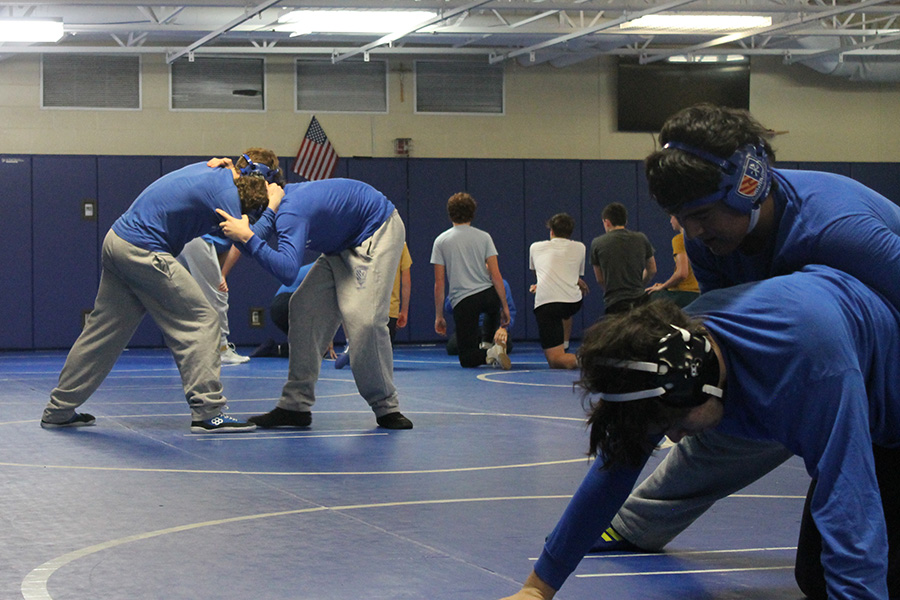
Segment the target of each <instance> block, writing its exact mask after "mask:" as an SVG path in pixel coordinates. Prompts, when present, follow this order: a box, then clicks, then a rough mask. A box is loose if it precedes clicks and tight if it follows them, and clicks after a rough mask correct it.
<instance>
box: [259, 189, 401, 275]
mask: <svg viewBox="0 0 900 600" xmlns="http://www.w3.org/2000/svg"><path fill="white" fill-rule="evenodd" d="M284 192H285V194H284V198H283V199H282V200H281V205H280V206H279V208H278V213H277V214H276V215H275V218H274V220H273V221H271V222H269V221H265V220H264V219H260V222H258V223H257V227H256V228H255V229H254V233H255V234H256V235H254V236H253V237H252V238H250V240H249V241H248V242H247V243H246V245H245V248H246V250H247V251H248V252H249V253H250V255H251V256H253V257H254V258H255V259H256V260H257V261H259V263H260V265H262V267H263V268H264V269H266V270H267V271H268V272H270V273H271V274H272V275H274V276H275V277H276V278H278V279H279V280H280V281H281V282H282V283H283V284H285V285H290V284H291V283H292V282H293V281H294V279H295V278H296V276H297V272H298V271H299V269H300V266H301V265H302V261H303V252H304V250H305V249H306V248H309V249H310V250H313V251H316V252H321V253H323V254H339V253H340V252H343V251H344V250H347V249H350V248H355V247H357V246H359V245H360V244H362V243H363V242H364V241H365V240H366V239H368V238H370V237H371V236H372V235H373V234H374V233H375V231H377V230H378V228H379V227H381V226H382V225H383V224H384V223H385V222H386V221H387V220H388V219H389V218H390V216H391V214H393V212H394V210H395V208H394V205H393V204H392V203H391V201H390V200H388V199H387V198H386V197H385V196H384V194H382V193H381V192H379V191H378V190H376V189H375V188H373V187H372V186H370V185H368V184H365V183H363V182H361V181H354V180H352V179H326V180H322V181H308V182H304V183H292V184H289V185H287V186H285V188H284ZM266 212H267V213H269V212H271V211H269V210H268V209H267V210H266ZM264 215H265V213H264ZM272 235H276V236H277V238H276V246H275V247H274V248H273V247H271V246H269V245H268V244H266V241H265V240H267V239H268V238H269V237H271V236H272Z"/></svg>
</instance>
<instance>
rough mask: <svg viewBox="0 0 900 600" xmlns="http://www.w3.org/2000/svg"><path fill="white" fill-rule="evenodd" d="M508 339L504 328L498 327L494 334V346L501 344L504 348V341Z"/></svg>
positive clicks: (507, 333)
mask: <svg viewBox="0 0 900 600" xmlns="http://www.w3.org/2000/svg"><path fill="white" fill-rule="evenodd" d="M508 339H509V332H508V331H507V330H506V327H500V328H499V329H497V331H495V332H494V343H495V344H503V345H504V346H506V341H507V340H508Z"/></svg>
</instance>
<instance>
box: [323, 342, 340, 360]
mask: <svg viewBox="0 0 900 600" xmlns="http://www.w3.org/2000/svg"><path fill="white" fill-rule="evenodd" d="M325 356H327V357H328V358H330V359H331V360H336V359H337V353H336V352H335V351H334V341H333V340H332V341H330V342H328V350H327V351H326V352H325Z"/></svg>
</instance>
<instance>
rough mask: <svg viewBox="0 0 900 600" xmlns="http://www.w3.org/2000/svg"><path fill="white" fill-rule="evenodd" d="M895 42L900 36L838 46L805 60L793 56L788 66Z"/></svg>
mask: <svg viewBox="0 0 900 600" xmlns="http://www.w3.org/2000/svg"><path fill="white" fill-rule="evenodd" d="M894 42H900V35H889V36H884V37H877V38H875V39H872V40H868V41H865V42H857V43H855V44H849V45H847V46H838V47H836V48H831V49H828V50H822V51H820V52H816V53H815V54H808V55H806V56H804V57H803V58H794V56H793V55H791V56H790V57H789V58H788V59H787V64H789V65H791V64H794V63H796V62H801V63H802V62H803V61H805V60H813V59H817V58H824V57H826V56H833V55H835V54H840V55H843V54H844V53H845V52H850V51H852V50H857V49H860V48H871V47H873V46H880V45H881V44H892V43H894Z"/></svg>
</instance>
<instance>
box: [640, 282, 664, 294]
mask: <svg viewBox="0 0 900 600" xmlns="http://www.w3.org/2000/svg"><path fill="white" fill-rule="evenodd" d="M661 289H663V286H662V284H661V283H654V284H653V285H651V286H650V287H648V288H647V289H646V290H644V291H645V292H647V293H649V294H652V293H653V292H658V291H660V290H661Z"/></svg>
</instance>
